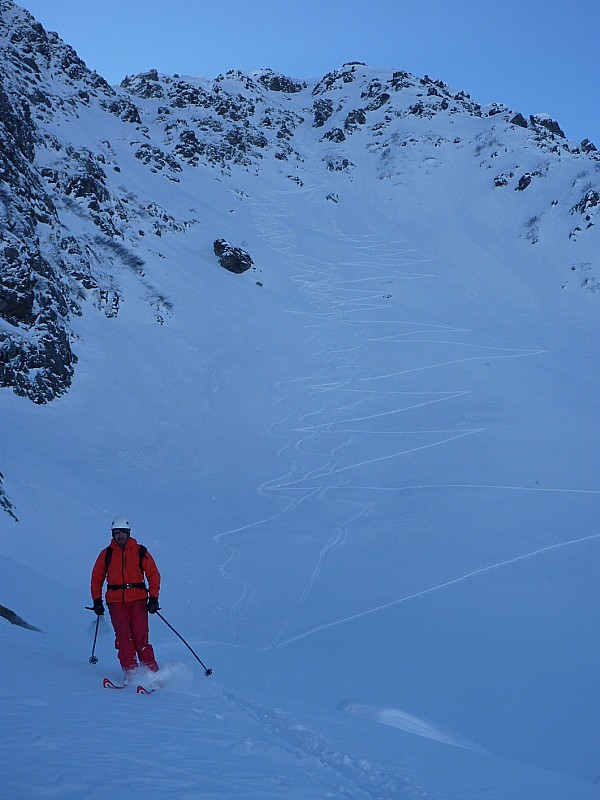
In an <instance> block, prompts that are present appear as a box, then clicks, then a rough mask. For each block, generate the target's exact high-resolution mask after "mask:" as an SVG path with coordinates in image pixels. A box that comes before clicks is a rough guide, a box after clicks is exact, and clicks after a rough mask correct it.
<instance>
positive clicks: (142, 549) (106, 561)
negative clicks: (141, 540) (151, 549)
mask: <svg viewBox="0 0 600 800" xmlns="http://www.w3.org/2000/svg"><path fill="white" fill-rule="evenodd" d="M112 551H113V548H112V547H111V545H108V547H107V548H106V550H105V551H104V573H105V574H106V573H107V572H108V565H109V564H110V560H111V558H112ZM147 552H148V548H147V547H144V545H143V544H141V545H140V569H141V570H142V575H144V567H143V566H142V561H143V560H144V558H145V557H146V553H147Z"/></svg>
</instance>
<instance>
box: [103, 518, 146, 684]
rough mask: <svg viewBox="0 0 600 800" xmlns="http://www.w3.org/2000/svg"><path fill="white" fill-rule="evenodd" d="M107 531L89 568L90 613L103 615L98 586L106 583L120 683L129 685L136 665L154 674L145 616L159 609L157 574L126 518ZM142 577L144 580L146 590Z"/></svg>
mask: <svg viewBox="0 0 600 800" xmlns="http://www.w3.org/2000/svg"><path fill="white" fill-rule="evenodd" d="M111 532H112V541H111V543H110V545H109V547H107V548H105V549H104V550H102V552H101V553H100V555H99V556H98V558H97V559H96V563H95V564H94V567H93V569H92V582H91V590H92V600H93V602H94V612H95V613H96V614H97V615H98V616H101V615H102V614H104V604H103V603H102V585H103V584H104V581H105V580H106V581H107V584H108V585H107V590H106V602H107V604H108V611H109V613H110V619H111V622H112V625H113V628H114V629H115V647H116V649H117V651H118V656H119V662H120V664H121V666H122V667H123V678H124V681H125V682H130V681H131V680H133V679H134V674H135V671H136V670H137V669H138V667H139V664H141V665H143V666H145V667H147V668H148V669H149V670H151V671H152V672H157V671H158V664H157V663H156V659H155V657H154V650H153V649H152V645H151V644H150V643H149V642H148V614H149V613H150V614H155V613H156V612H157V611H158V610H159V608H160V606H159V605H158V593H159V591H160V573H159V571H158V569H157V567H156V564H155V562H154V559H153V558H152V556H151V555H150V553H148V551H147V550H146V548H145V547H144V546H143V545H139V544H138V543H137V542H136V540H135V539H134V538H133V537H132V536H131V525H130V523H129V520H128V519H127V518H126V517H115V518H114V520H113V521H112V525H111ZM144 576H145V577H146V578H147V579H148V588H146V584H145V582H144ZM148 595H149V596H148ZM138 658H139V664H138Z"/></svg>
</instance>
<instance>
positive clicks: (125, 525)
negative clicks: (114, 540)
mask: <svg viewBox="0 0 600 800" xmlns="http://www.w3.org/2000/svg"><path fill="white" fill-rule="evenodd" d="M118 528H122V529H123V530H127V531H130V530H131V523H130V522H129V520H128V519H127V517H115V518H114V519H113V521H112V524H111V526H110V529H111V531H115V530H117V529H118Z"/></svg>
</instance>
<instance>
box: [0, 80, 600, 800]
mask: <svg viewBox="0 0 600 800" xmlns="http://www.w3.org/2000/svg"><path fill="white" fill-rule="evenodd" d="M232 80H233V79H232ZM309 90H310V87H309V88H308V89H307V90H306V92H309ZM351 91H355V88H354V87H353V86H351V87H348V88H342V89H340V92H351ZM301 94H302V93H301ZM136 102H137V100H136ZM152 102H153V101H147V105H148V108H150V106H151V105H152ZM296 102H297V103H302V102H306V99H305V98H304V100H303V99H302V98H301V97H299V98H295V97H292V96H291V95H290V96H285V97H284V99H283V100H282V103H287V104H289V106H290V107H292V105H293V103H296ZM140 104H141V105H143V102H142V101H140ZM148 113H150V111H149V112H148ZM152 113H154V112H152ZM182 113H183V112H182ZM95 114H96V116H94V115H95ZM105 117H106V115H104V116H101V115H100V113H99V112H96V111H95V110H94V108H91V109H90V111H89V114H88V115H87V116H86V117H85V118H78V119H72V120H70V121H69V120H61V121H60V123H57V125H56V130H55V134H56V135H59V133H60V136H61V137H62V140H63V141H66V140H71V141H73V142H74V143H77V144H78V145H79V146H82V147H83V146H86V147H89V148H90V149H92V150H94V151H98V149H99V145H98V142H99V141H100V139H102V141H109V140H110V142H111V147H112V150H113V153H114V154H115V158H116V159H117V160H118V162H119V164H121V165H122V167H123V169H122V171H121V172H120V173H118V174H117V173H115V174H112V173H111V174H110V179H111V181H113V182H114V185H115V186H117V185H118V184H122V185H124V186H127V188H128V190H130V191H131V193H132V195H136V196H138V197H142V198H156V199H157V201H159V202H160V205H161V206H162V207H164V208H166V209H167V210H168V212H169V213H170V214H172V215H173V216H174V217H175V218H176V219H179V220H184V219H187V220H195V222H194V223H193V224H191V225H190V226H189V227H188V228H187V230H185V231H183V232H179V233H172V234H166V235H164V236H162V237H161V238H160V239H159V240H157V239H156V238H153V237H151V236H150V235H147V236H145V237H143V238H142V237H139V238H138V239H136V241H135V245H132V246H134V247H135V248H136V249H135V253H136V255H139V256H140V257H142V258H143V260H144V262H145V266H144V276H143V279H142V278H141V277H140V275H139V274H137V273H136V272H134V271H132V270H129V269H127V268H126V267H125V266H120V265H119V264H118V263H115V262H114V261H113V263H112V264H109V263H107V265H106V269H107V273H110V275H111V280H113V281H114V282H115V285H116V286H118V287H119V289H120V291H121V293H122V298H123V300H122V302H121V306H120V309H119V313H118V315H117V316H116V317H113V318H108V317H107V316H105V315H104V314H103V313H101V312H100V311H99V310H98V309H97V308H96V307H95V306H94V304H93V303H92V302H91V300H90V301H89V302H87V304H86V305H85V307H84V313H83V314H82V316H81V317H76V318H75V319H74V321H73V335H74V340H75V341H74V350H75V352H76V353H77V356H78V359H79V362H78V364H77V365H76V370H75V378H74V383H73V386H72V388H71V390H70V391H69V392H68V394H66V395H65V396H63V397H61V398H59V399H57V400H55V401H53V402H52V403H49V404H47V405H44V406H36V405H34V404H32V403H30V402H29V401H28V400H25V399H23V398H19V397H17V396H16V395H15V394H13V393H12V392H11V391H10V390H8V389H3V390H2V391H0V416H1V419H2V429H3V433H2V463H1V465H0V466H1V469H2V472H3V473H4V478H5V481H4V488H5V491H6V493H7V495H8V497H9V498H10V500H11V502H12V503H13V504H14V507H15V513H16V515H17V517H18V522H15V521H14V520H13V519H11V518H10V517H9V516H8V515H7V514H3V515H2V516H0V603H2V604H3V605H5V606H7V607H8V608H10V609H13V610H14V611H15V612H17V613H18V614H19V615H20V616H21V617H23V618H24V619H25V620H26V621H27V622H29V623H31V624H33V625H35V626H37V627H39V628H41V629H42V633H36V632H33V631H29V630H24V629H21V628H18V627H16V626H14V625H9V624H8V623H7V622H6V621H5V620H2V619H0V643H1V644H0V647H1V653H2V657H1V658H0V715H1V719H2V725H1V726H0V775H1V776H2V795H3V796H5V797H7V798H15V800H33V798H61V800H62V798H89V799H90V800H94V799H95V798H98V800H101V799H102V800H104V798H107V797H110V798H112V800H121V798H130V797H131V796H132V795H137V794H139V795H140V796H144V797H145V798H146V800H153V799H154V798H156V800H158V799H159V798H161V799H162V798H177V799H178V800H196V798H198V799H199V798H202V799H203V800H224V799H225V798H232V799H233V798H242V797H243V798H248V800H271V799H273V800H277V799H278V798H284V797H285V798H288V797H290V796H293V797H294V798H298V799H299V800H302V798H306V800H317V798H323V800H325V798H328V799H330V800H335V799H336V798H351V800H376V799H377V800H400V799H404V798H406V799H407V800H416V799H417V798H418V799H419V800H440V799H441V798H446V800H479V799H480V798H486V800H501V798H502V799H504V798H510V799H511V800H567V798H568V800H587V799H588V798H590V799H591V798H597V797H600V788H599V786H598V785H596V784H594V779H595V778H596V776H597V775H598V773H599V772H600V733H599V730H600V727H599V725H598V709H599V706H600V682H599V681H598V664H599V662H600V629H599V623H598V613H597V609H598V608H599V607H600V581H599V580H598V566H599V562H600V527H599V525H598V510H599V502H600V460H599V458H598V453H599V452H600V436H599V432H600V425H599V422H600V419H599V416H600V415H599V405H598V401H597V398H598V397H599V396H600V372H599V368H598V364H599V361H598V343H599V342H600V317H599V314H598V296H597V294H595V293H594V292H592V291H585V290H584V289H582V288H581V286H580V285H579V284H578V283H577V281H576V279H575V276H572V275H571V274H570V266H571V265H572V264H587V265H590V264H593V263H595V261H594V259H595V258H596V260H597V257H596V255H595V254H596V253H597V252H598V245H599V244H600V243H599V241H598V236H597V230H596V229H595V228H594V229H591V230H589V231H585V232H584V233H585V236H584V234H582V235H581V236H579V237H576V239H575V240H573V239H569V237H568V236H567V235H566V234H567V233H568V231H567V229H566V228H565V225H564V219H565V218H564V217H560V218H559V217H558V216H557V217H556V221H553V219H554V218H553V217H552V214H553V213H554V212H553V206H552V201H553V200H554V199H555V197H557V196H559V199H560V200H561V202H562V203H563V206H564V205H565V203H566V202H567V201H566V200H564V196H563V195H560V193H561V192H563V191H564V192H565V193H567V192H568V191H570V187H572V186H573V185H574V184H575V183H577V181H578V180H579V181H580V182H581V180H583V179H582V178H580V177H578V176H580V172H581V165H580V163H579V162H578V161H577V159H576V158H575V157H571V156H569V155H568V154H567V155H566V156H565V158H564V160H563V162H562V163H561V165H560V166H559V168H558V169H557V171H556V173H553V175H554V177H549V178H548V179H547V180H546V183H544V182H543V181H540V182H539V183H538V184H537V185H536V186H535V187H532V188H531V189H529V190H527V191H530V192H533V191H535V192H537V195H536V197H537V201H538V202H539V205H540V207H543V208H545V209H546V211H547V213H546V214H545V216H542V217H540V219H539V220H538V223H536V224H537V225H538V227H539V232H540V239H539V242H537V243H536V244H532V241H531V239H530V238H528V237H527V236H526V235H525V234H524V230H525V229H524V227H523V220H522V219H517V216H515V214H514V213H512V212H510V211H509V210H508V206H507V202H506V195H505V194H502V192H504V191H506V192H508V191H512V190H510V189H506V190H505V189H500V190H492V189H491V188H490V187H489V176H488V183H487V184H485V186H484V184H483V183H482V181H481V170H479V171H478V172H474V170H473V168H472V166H471V162H472V155H473V148H474V147H475V146H476V144H477V142H479V143H481V141H483V140H485V141H487V139H486V137H487V136H488V134H487V133H486V126H489V127H491V126H492V121H493V119H494V118H490V119H488V120H485V119H483V120H481V119H480V120H475V119H473V118H471V117H467V116H465V117H464V118H462V117H460V116H457V117H456V118H455V119H454V120H453V121H452V125H453V128H452V134H453V135H456V137H457V138H460V139H461V140H462V141H463V142H464V143H465V145H464V147H459V148H456V149H454V150H452V151H451V152H452V155H450V151H449V150H445V153H444V158H443V159H442V158H438V157H437V155H436V145H435V143H434V142H435V139H436V136H437V135H438V134H439V130H438V128H437V127H436V126H441V125H444V126H447V125H448V121H447V120H444V121H443V122H442V121H440V120H438V119H432V120H431V121H430V122H428V123H427V125H429V126H430V135H429V137H428V138H427V139H426V140H425V139H423V137H422V135H421V134H419V138H418V140H417V141H415V143H414V144H413V146H412V152H411V154H410V157H409V156H408V155H407V150H408V149H411V148H406V147H403V148H400V147H398V148H396V150H394V148H393V147H392V146H391V145H390V146H389V147H386V148H385V151H386V152H384V153H381V152H378V151H376V150H373V148H369V147H366V146H365V141H364V136H363V134H362V132H360V131H359V132H358V133H356V134H355V135H354V138H352V139H351V140H350V139H349V140H348V141H347V142H345V144H344V146H345V148H346V149H345V151H344V152H345V153H347V154H349V155H350V157H351V160H352V162H353V163H354V164H355V169H354V170H353V171H352V173H351V174H348V173H347V172H344V171H342V172H336V171H330V170H327V169H326V168H325V167H324V166H323V163H322V161H321V160H320V159H318V158H316V157H314V158H313V159H312V160H311V158H310V155H309V154H310V153H311V152H314V150H312V149H311V147H310V146H309V145H310V143H311V142H312V141H316V140H317V138H318V137H319V136H320V135H321V134H322V131H320V132H319V131H317V132H315V131H314V130H313V129H311V127H310V121H307V123H306V125H304V126H300V127H299V129H298V130H297V131H296V133H295V134H294V139H293V145H294V147H297V148H298V150H302V152H303V153H304V154H306V158H305V160H304V161H303V162H302V163H298V164H296V165H294V166H293V168H292V167H290V165H288V164H285V165H283V166H282V165H281V164H280V163H279V162H278V161H276V160H275V159H271V160H265V163H264V164H263V165H261V168H260V171H258V170H254V169H253V168H247V167H242V166H236V165H233V166H232V168H231V170H229V173H228V174H224V173H221V172H218V171H216V170H215V169H213V168H210V167H208V166H199V167H197V168H192V167H185V168H184V170H183V173H182V174H181V176H180V183H177V184H175V183H173V182H170V181H168V180H165V178H164V176H162V175H160V174H154V173H152V172H150V171H149V170H148V169H147V168H146V167H145V166H143V165H142V164H140V162H139V161H136V160H135V159H133V158H132V157H131V155H130V145H129V143H128V141H126V139H125V137H124V134H123V124H122V123H121V121H120V120H118V119H116V118H111V120H108V121H107V119H106V118H105ZM403 124H408V123H406V122H405V123H403ZM415 124H416V123H415ZM110 125H113V128H112V129H111V128H110ZM99 126H103V127H102V130H101V133H98V128H99ZM440 130H441V128H440ZM522 136H524V134H523V131H522V130H521V129H519V128H516V129H513V130H512V131H511V132H510V134H509V139H508V140H507V142H508V144H509V145H510V146H511V147H513V146H514V147H521V137H522ZM510 137H512V138H510ZM488 138H489V137H488ZM467 143H469V144H468V145H467ZM493 147H495V148H496V149H497V150H498V151H499V152H500V150H501V148H500V147H499V146H498V143H496V144H495V145H493ZM332 148H333V149H335V147H334V146H333V145H332ZM48 157H49V156H48ZM39 158H40V159H43V158H44V152H43V151H40V153H39ZM482 158H483V156H482ZM503 158H506V159H511V158H514V151H513V150H511V151H510V153H509V155H508V156H504V155H498V160H502V159H503ZM519 158H520V167H521V169H522V171H525V170H527V169H531V171H533V170H534V169H536V168H538V167H539V161H540V159H541V158H542V157H541V155H540V153H539V152H537V151H534V150H533V149H531V148H529V149H528V146H527V144H522V149H521V150H520V151H519ZM485 169H487V167H484V170H485ZM495 169H496V168H495ZM290 170H292V171H293V173H294V174H297V176H298V177H299V178H301V182H302V183H301V185H300V183H299V182H294V181H290V180H289V178H288V175H289V173H290ZM496 171H497V170H496ZM557 176H558V177H557ZM523 194H524V193H523ZM334 195H335V197H334ZM513 199H514V195H511V202H512V200H513ZM522 199H523V198H522V197H521V196H520V195H519V196H518V199H517V201H516V202H517V204H518V203H519V202H521V200H522ZM563 200H564V202H563ZM61 214H62V217H61V218H62V219H63V222H64V223H65V224H68V227H69V230H70V231H71V232H72V233H74V234H75V235H77V234H78V233H80V234H81V235H82V236H84V235H86V231H87V229H86V228H85V224H86V223H85V222H84V221H83V220H82V218H81V217H80V216H79V215H77V214H76V213H75V212H74V211H73V210H71V211H69V209H67V208H65V209H63V210H62V211H61ZM218 237H223V238H226V239H228V240H230V241H232V242H233V243H234V244H236V245H239V246H242V247H244V248H246V249H247V250H248V251H249V252H250V253H251V255H252V257H253V258H254V261H255V269H254V270H251V271H249V272H247V273H245V274H244V275H241V276H238V275H233V274H230V273H228V272H226V271H225V270H222V269H220V268H219V266H218V265H217V262H216V259H215V257H214V255H213V253H212V242H213V241H214V240H215V239H216V238H218ZM158 296H160V297H161V298H162V300H163V302H162V306H161V313H162V315H163V317H164V319H163V322H164V324H158V323H157V321H156V305H155V298H156V297H158ZM117 514H125V515H127V516H128V517H129V518H130V519H131V520H132V523H133V534H134V535H135V536H136V538H137V539H138V541H140V542H142V543H143V544H145V545H146V546H147V547H148V549H149V550H150V551H151V552H152V554H153V556H154V557H155V559H156V561H157V563H158V566H159V568H160V570H161V572H162V578H163V586H162V592H161V605H162V613H163V614H164V616H165V618H166V619H167V620H169V622H171V624H172V625H174V626H175V627H176V628H177V630H179V631H180V632H181V633H182V634H183V635H184V636H185V638H186V639H187V640H188V642H189V643H190V645H191V646H192V647H193V648H194V650H196V652H197V653H198V654H199V655H200V657H201V658H202V660H203V661H204V663H205V664H206V665H207V666H210V667H211V668H212V669H213V670H214V673H213V675H212V676H211V677H206V676H205V675H204V672H203V669H202V668H201V667H200V665H199V664H198V663H197V662H196V661H195V660H194V658H193V656H192V655H191V653H190V652H189V651H188V650H187V649H186V648H185V647H184V646H183V645H182V643H181V642H180V641H179V640H178V639H177V638H176V637H175V636H174V635H173V633H172V632H171V631H170V630H169V629H168V628H167V626H166V625H164V624H163V623H162V622H161V620H160V619H157V618H156V617H153V618H151V641H152V643H153V644H154V647H155V650H156V655H157V659H158V661H159V663H160V664H161V667H162V675H163V678H164V680H165V686H164V688H162V689H161V690H160V691H158V692H157V693H155V694H153V695H151V696H137V695H136V694H135V693H134V691H133V689H132V688H131V687H128V688H126V689H125V690H123V691H118V692H117V691H114V692H112V691H107V690H104V689H103V688H102V678H103V677H104V676H108V677H110V678H112V679H113V680H116V679H118V678H119V675H120V671H119V669H118V663H117V660H116V653H115V651H114V648H113V636H112V631H111V630H110V624H109V622H108V621H107V620H102V622H101V624H100V626H99V637H98V642H97V647H96V655H97V656H98V658H99V663H98V664H96V665H92V664H90V663H88V658H89V656H90V652H91V647H92V641H93V636H94V626H95V617H93V615H92V614H91V613H90V611H88V610H86V609H85V608H84V606H86V605H90V598H89V573H90V571H91V566H92V564H93V561H94V559H95V558H96V556H97V555H98V553H99V552H100V550H101V549H102V548H103V547H105V546H106V545H107V544H108V543H109V524H110V520H111V519H112V517H113V516H115V515H117ZM349 698H351V699H349Z"/></svg>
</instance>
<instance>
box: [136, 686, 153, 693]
mask: <svg viewBox="0 0 600 800" xmlns="http://www.w3.org/2000/svg"><path fill="white" fill-rule="evenodd" d="M135 691H136V693H137V694H153V692H154V691H155V690H154V689H146V687H145V686H138V687H137V688H136V690H135Z"/></svg>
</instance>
